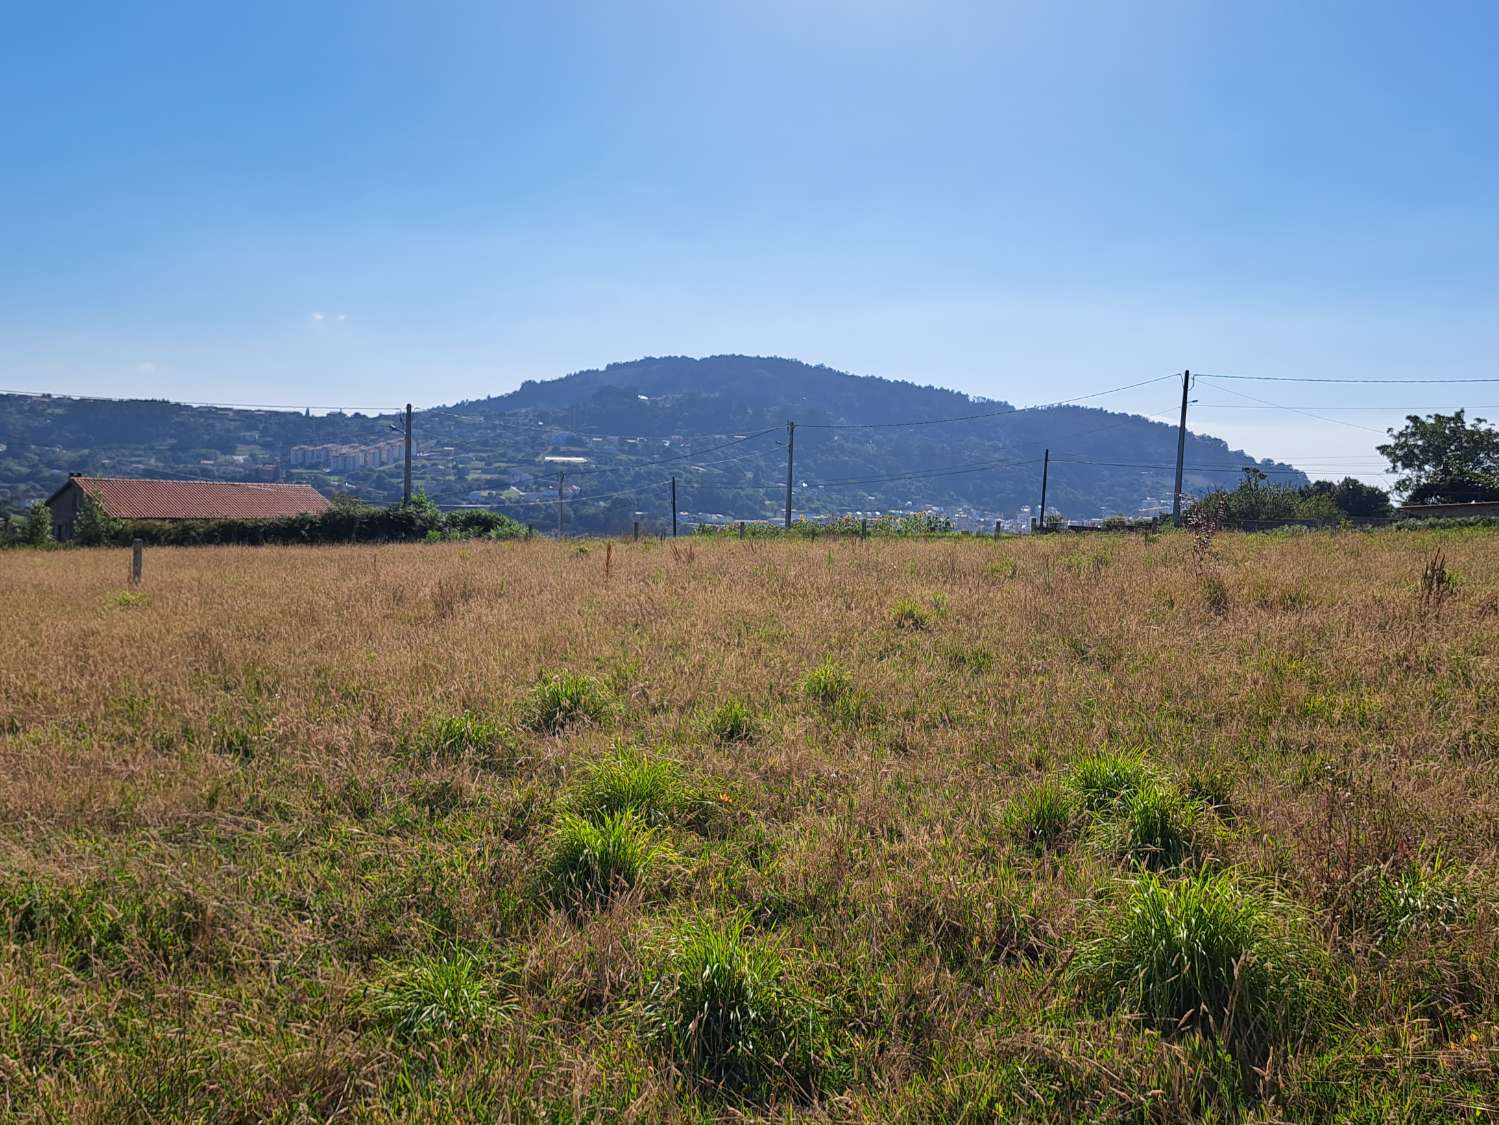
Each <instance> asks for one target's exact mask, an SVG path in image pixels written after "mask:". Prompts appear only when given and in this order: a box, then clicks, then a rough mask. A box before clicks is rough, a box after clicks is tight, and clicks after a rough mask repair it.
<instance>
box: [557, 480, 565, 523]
mask: <svg viewBox="0 0 1499 1125" xmlns="http://www.w3.org/2000/svg"><path fill="white" fill-rule="evenodd" d="M566 475H567V474H566V473H558V474H557V538H558V539H561V538H562V478H563V477H565V476H566Z"/></svg>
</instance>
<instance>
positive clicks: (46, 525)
mask: <svg viewBox="0 0 1499 1125" xmlns="http://www.w3.org/2000/svg"><path fill="white" fill-rule="evenodd" d="M20 541H21V545H22V546H24V547H51V546H53V545H55V544H56V542H57V540H56V539H54V538H53V537H52V509H51V508H49V507H47V505H45V504H33V505H31V507H30V508H28V509H27V510H26V518H25V519H24V520H22V521H21V537H20Z"/></svg>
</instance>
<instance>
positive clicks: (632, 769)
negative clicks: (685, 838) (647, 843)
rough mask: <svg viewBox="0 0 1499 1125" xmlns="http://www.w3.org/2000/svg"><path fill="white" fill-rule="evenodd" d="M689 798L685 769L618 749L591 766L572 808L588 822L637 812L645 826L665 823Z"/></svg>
mask: <svg viewBox="0 0 1499 1125" xmlns="http://www.w3.org/2000/svg"><path fill="white" fill-rule="evenodd" d="M689 798H690V794H689V793H688V789H687V785H686V783H685V782H684V781H683V780H682V768H681V767H680V766H679V765H677V763H676V762H673V761H669V760H667V759H665V758H654V759H652V758H647V757H646V756H645V755H644V754H642V753H640V752H639V751H637V750H616V751H615V752H614V754H613V755H612V756H611V757H609V758H606V759H604V760H603V761H601V762H597V763H595V764H594V765H593V766H591V767H590V768H589V769H588V771H587V772H586V773H585V774H584V775H583V777H582V778H581V779H580V780H579V781H578V783H577V785H576V786H575V788H574V790H573V792H572V795H571V798H570V802H569V803H570V805H571V807H572V809H573V811H574V812H576V813H577V814H578V815H579V816H581V817H583V818H584V819H586V820H591V821H593V822H594V823H596V824H597V823H601V822H602V821H603V819H604V818H605V817H607V816H610V815H612V814H615V813H625V812H629V813H634V814H635V815H636V816H638V817H640V819H641V820H643V821H644V822H645V823H646V824H650V825H660V824H665V823H667V822H668V821H669V820H671V818H672V814H673V813H675V812H677V811H678V810H679V809H680V808H681V807H682V806H683V805H684V804H685V803H687V801H688V800H689Z"/></svg>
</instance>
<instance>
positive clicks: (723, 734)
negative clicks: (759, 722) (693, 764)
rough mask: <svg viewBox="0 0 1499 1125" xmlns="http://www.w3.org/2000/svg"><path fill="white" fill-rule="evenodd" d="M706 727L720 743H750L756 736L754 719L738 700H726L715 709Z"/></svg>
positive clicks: (709, 715) (710, 713)
mask: <svg viewBox="0 0 1499 1125" xmlns="http://www.w3.org/2000/svg"><path fill="white" fill-rule="evenodd" d="M704 725H705V726H706V727H707V730H708V734H709V735H710V736H711V737H712V738H713V739H714V740H716V741H718V742H748V741H749V740H750V739H751V738H753V737H754V736H755V720H754V717H753V716H752V715H751V714H750V709H749V708H748V707H746V706H745V705H744V704H743V703H740V702H739V701H738V700H737V699H728V700H725V701H724V702H722V703H720V704H719V705H718V706H717V707H715V708H713V710H712V711H710V712H709V713H708V718H707V721H706V723H705V724H704Z"/></svg>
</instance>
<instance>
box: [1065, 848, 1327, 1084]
mask: <svg viewBox="0 0 1499 1125" xmlns="http://www.w3.org/2000/svg"><path fill="white" fill-rule="evenodd" d="M1289 913H1290V908H1289V907H1288V906H1285V905H1283V904H1275V905H1274V906H1272V905H1271V904H1269V903H1266V902H1264V901H1261V900H1260V899H1258V898H1255V897H1252V896H1250V895H1247V894H1245V893H1243V892H1241V891H1240V890H1239V889H1238V887H1236V886H1235V885H1234V883H1233V882H1232V881H1231V880H1230V878H1229V876H1228V875H1227V874H1223V873H1219V874H1214V873H1210V872H1208V871H1201V872H1197V873H1195V874H1189V875H1186V876H1184V877H1182V878H1180V879H1176V880H1173V881H1166V880H1163V879H1162V878H1161V877H1159V876H1157V875H1144V876H1142V877H1141V878H1139V879H1138V880H1136V881H1134V882H1133V883H1131V884H1130V885H1129V887H1128V891H1127V893H1126V894H1125V895H1124V898H1123V901H1122V902H1119V903H1117V904H1114V905H1113V906H1112V908H1111V909H1109V910H1108V911H1107V913H1106V914H1104V915H1103V917H1102V920H1101V924H1100V932H1099V933H1098V935H1097V936H1096V937H1094V938H1092V939H1091V940H1089V941H1088V942H1086V943H1085V944H1084V945H1083V946H1082V947H1081V949H1080V950H1079V953H1078V956H1077V959H1076V960H1075V961H1074V962H1073V966H1072V969H1071V974H1072V976H1073V977H1074V979H1076V980H1077V981H1078V982H1079V983H1080V984H1081V985H1082V986H1083V987H1084V989H1085V990H1086V991H1087V992H1088V993H1090V994H1091V995H1093V996H1094V997H1095V998H1098V999H1100V1000H1101V1001H1102V1002H1104V1003H1105V1004H1106V1006H1108V1007H1110V1008H1120V1009H1124V1010H1126V1011H1130V1012H1134V1013H1136V1014H1138V1015H1140V1016H1142V1017H1144V1018H1145V1019H1146V1020H1147V1021H1148V1022H1150V1023H1151V1024H1152V1025H1153V1026H1155V1027H1157V1028H1158V1029H1160V1030H1161V1031H1163V1032H1167V1033H1171V1032H1176V1031H1180V1030H1184V1029H1187V1028H1195V1029H1199V1030H1202V1031H1205V1032H1209V1033H1212V1034H1216V1035H1219V1036H1221V1037H1223V1038H1224V1039H1225V1040H1226V1041H1227V1042H1229V1043H1231V1044H1233V1045H1234V1046H1235V1047H1236V1048H1237V1049H1238V1050H1239V1051H1240V1052H1241V1057H1247V1058H1250V1059H1258V1058H1261V1057H1263V1055H1264V1052H1265V1051H1266V1049H1267V1048H1268V1047H1269V1046H1270V1045H1271V1044H1272V1043H1274V1042H1275V1041H1277V1040H1279V1039H1281V1038H1282V1037H1284V1036H1286V1035H1288V1034H1290V1033H1292V1032H1294V1031H1296V1030H1298V1029H1299V1028H1300V1026H1301V1023H1302V1020H1303V1019H1304V1018H1305V1017H1306V1015H1307V1014H1308V1012H1309V1008H1310V1005H1311V1003H1312V1001H1313V998H1314V995H1315V992H1316V987H1317V986H1316V982H1317V980H1318V978H1319V974H1320V969H1321V965H1320V963H1319V960H1318V958H1317V955H1316V953H1315V950H1314V947H1313V946H1312V945H1311V944H1310V943H1308V942H1306V941H1304V940H1303V939H1302V938H1301V937H1300V935H1299V934H1297V933H1295V932H1293V931H1292V930H1291V929H1290V928H1288V927H1287V926H1286V925H1283V924H1282V922H1281V919H1284V918H1286V917H1287V915H1288V914H1289Z"/></svg>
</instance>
